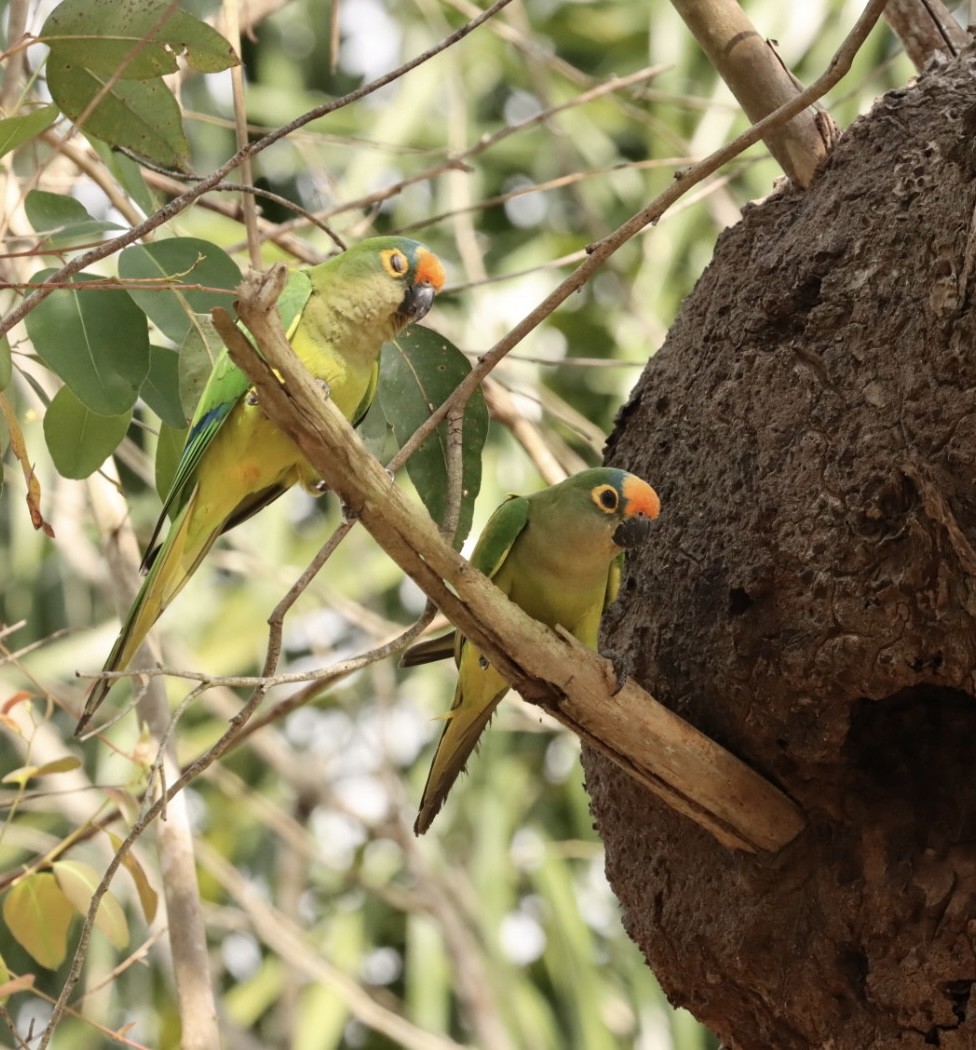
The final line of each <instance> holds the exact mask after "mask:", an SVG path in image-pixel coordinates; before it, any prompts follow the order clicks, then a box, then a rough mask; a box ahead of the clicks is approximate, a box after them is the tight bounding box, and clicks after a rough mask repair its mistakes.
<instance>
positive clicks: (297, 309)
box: [141, 270, 375, 573]
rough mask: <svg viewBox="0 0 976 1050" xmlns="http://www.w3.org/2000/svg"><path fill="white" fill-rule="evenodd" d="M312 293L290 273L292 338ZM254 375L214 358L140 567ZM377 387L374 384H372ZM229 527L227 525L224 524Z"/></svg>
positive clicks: (224, 356) (285, 307)
mask: <svg viewBox="0 0 976 1050" xmlns="http://www.w3.org/2000/svg"><path fill="white" fill-rule="evenodd" d="M311 294H312V282H311V279H310V278H309V276H308V274H307V273H306V272H305V271H304V270H296V271H295V272H294V273H292V274H291V275H290V276H289V278H288V284H287V285H286V286H285V290H284V291H283V292H282V293H281V297H280V298H279V300H278V313H279V315H280V316H281V323H282V326H283V327H284V329H285V333H286V334H287V336H288V338H289V339H290V338H291V336H292V334H293V333H294V331H295V329H296V328H297V327H298V324H299V322H300V321H301V319H302V311H303V310H304V309H305V304H306V303H307V302H308V300H309V297H310V296H311ZM250 385H251V381H250V380H249V379H248V378H247V376H246V375H245V374H244V373H243V372H242V371H241V370H240V369H239V368H238V367H237V365H235V364H234V362H233V361H232V360H231V359H230V355H229V354H228V353H227V351H226V350H222V351H221V352H220V354H219V355H218V356H217V360H216V362H215V363H214V367H213V371H212V372H211V373H210V378H209V379H208V380H207V385H206V386H205V387H204V388H203V393H202V394H201V395H200V400H199V402H198V403H197V408H196V412H194V414H193V419H192V421H191V423H190V432H189V434H187V437H186V443H185V444H184V446H183V452H182V453H181V454H180V459H179V462H178V463H177V465H176V473H175V475H174V476H173V482H172V484H171V485H170V488H169V492H168V493H167V494H166V499H165V501H164V502H163V506H162V509H161V510H160V512H159V518H158V519H157V521H156V527H155V528H154V529H153V534H152V536H151V537H150V539H149V543H148V544H147V545H146V554H145V557H144V558H143V559H142V566H141V569H142V572H144V573H145V572H148V571H149V567H150V566H151V565H152V561H153V558H154V557H155V555H156V551H157V550H158V540H159V534H160V532H162V529H163V525H164V524H165V522H166V519H167V518H172V517H175V515H176V514H178V513H179V511H180V509H181V508H182V507H183V504H184V503H186V501H187V500H188V499H189V498H190V493H191V492H192V491H193V486H194V485H195V484H196V473H197V468H198V467H199V465H200V461H201V459H202V458H203V456H204V453H205V452H206V451H207V449H208V448H209V447H210V444H211V442H212V441H213V439H214V437H215V436H216V435H217V433H218V431H219V430H220V428H221V426H222V425H223V422H224V420H225V419H226V418H227V416H228V415H229V413H230V410H231V409H232V408H233V407H234V405H236V404H237V402H238V401H239V400H240V399H241V398H242V397H243V396H244V395H245V394H246V393H247V390H248V388H249V387H250ZM374 389H375V384H374ZM277 494H278V493H277V492H276V491H275V492H268V493H267V494H266V495H264V496H263V498H258V499H254V500H251V501H249V502H248V504H247V505H246V506H242V507H241V511H240V513H239V514H237V515H235V516H234V518H233V519H232V520H231V521H229V522H228V523H227V526H226V528H227V529H230V528H232V527H233V526H234V525H237V524H239V523H240V522H241V521H243V520H244V519H245V518H248V517H250V516H251V515H252V514H254V513H256V512H257V511H258V510H260V509H261V508H262V507H264V506H266V505H267V504H268V503H270V502H271V501H272V500H273V499H274V498H275V496H276V495H277ZM225 531H226V529H225Z"/></svg>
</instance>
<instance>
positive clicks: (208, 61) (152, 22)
mask: <svg viewBox="0 0 976 1050" xmlns="http://www.w3.org/2000/svg"><path fill="white" fill-rule="evenodd" d="M41 39H42V40H43V41H44V42H45V43H47V44H49V45H50V46H51V49H52V53H53V52H54V51H55V50H58V51H61V50H63V51H64V52H65V53H66V54H67V53H69V52H70V55H71V56H72V60H73V61H74V62H75V63H76V64H77V65H80V66H85V67H86V68H88V69H90V70H91V71H92V72H95V73H103V74H106V75H112V74H116V73H117V74H118V75H119V76H121V77H122V78H123V79H126V80H144V79H148V78H150V77H159V76H164V75H166V74H168V73H175V72H177V70H178V69H179V66H178V65H177V62H176V59H177V56H179V55H185V56H186V61H187V63H188V64H189V65H191V66H192V67H193V68H194V69H197V70H199V71H200V72H201V73H219V72H220V71H221V70H224V69H229V68H230V67H231V66H236V65H238V64H239V59H238V58H237V55H235V54H234V49H233V48H232V47H231V46H230V44H229V43H228V42H227V41H226V40H225V39H224V38H223V37H222V36H221V35H220V34H219V33H218V32H217V31H216V30H215V29H212V28H211V27H210V26H208V25H207V24H206V23H205V22H201V21H200V20H199V19H197V18H194V17H193V15H191V14H188V13H187V12H186V11H182V10H180V8H179V7H178V6H176V5H174V4H173V3H171V0H139V2H138V3H127V4H126V3H119V2H118V0H65V2H64V3H62V4H59V5H58V6H57V7H56V8H55V9H54V10H53V11H52V12H51V14H50V15H49V17H48V19H47V21H46V22H45V23H44V28H43V29H42V30H41ZM59 41H61V42H59Z"/></svg>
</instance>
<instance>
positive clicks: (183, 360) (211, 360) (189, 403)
mask: <svg viewBox="0 0 976 1050" xmlns="http://www.w3.org/2000/svg"><path fill="white" fill-rule="evenodd" d="M223 349H224V342H223V340H222V339H221V338H220V336H219V335H218V334H217V329H216V328H214V326H213V321H211V320H210V318H209V316H207V315H206V314H197V315H196V316H195V317H194V326H193V328H191V329H190V331H189V332H188V333H187V336H186V338H185V339H184V340H183V345H182V346H181V347H180V400H181V401H182V402H183V414H184V416H186V418H187V419H192V418H193V413H194V411H195V410H196V407H197V402H198V401H199V400H200V395H201V394H202V393H203V388H204V387H205V386H206V385H207V380H208V379H209V378H210V373H211V372H212V371H213V369H214V364H215V363H216V361H217V358H218V356H219V355H220V353H221V351H222V350H223Z"/></svg>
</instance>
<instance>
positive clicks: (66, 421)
mask: <svg viewBox="0 0 976 1050" xmlns="http://www.w3.org/2000/svg"><path fill="white" fill-rule="evenodd" d="M131 419H132V409H129V410H128V411H127V412H122V413H120V414H119V415H116V416H100V415H98V414H97V413H95V412H92V411H91V409H89V408H88V407H87V406H86V405H84V404H83V403H82V402H81V401H79V400H78V398H77V397H76V396H75V395H74V394H73V393H72V391H71V389H70V388H69V387H66V386H63V387H61V389H60V390H59V391H58V392H57V393H56V394H55V395H54V399H53V400H52V401H51V403H50V405H48V407H47V411H46V412H45V413H44V440H45V441H46V442H47V447H48V450H49V451H50V453H51V459H52V460H53V461H54V465H55V467H57V470H58V473H59V474H60V475H61V476H62V477H63V478H75V479H81V478H87V477H88V476H89V474H94V473H95V471H96V470H98V468H99V467H100V466H101V465H102V464H103V463H104V462H105V460H106V459H108V457H109V456H110V455H111V454H112V453H113V452H114V451H115V449H116V448H117V447H118V444H119V442H120V441H121V440H122V438H124V437H125V432H126V431H127V430H128V429H129V423H130V421H131Z"/></svg>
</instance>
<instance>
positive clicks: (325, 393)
mask: <svg viewBox="0 0 976 1050" xmlns="http://www.w3.org/2000/svg"><path fill="white" fill-rule="evenodd" d="M315 383H316V385H317V386H318V388H319V390H320V391H321V393H322V400H323V401H328V400H329V398H330V397H332V387H330V386H329V384H328V381H327V380H325V379H316V380H315Z"/></svg>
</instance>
